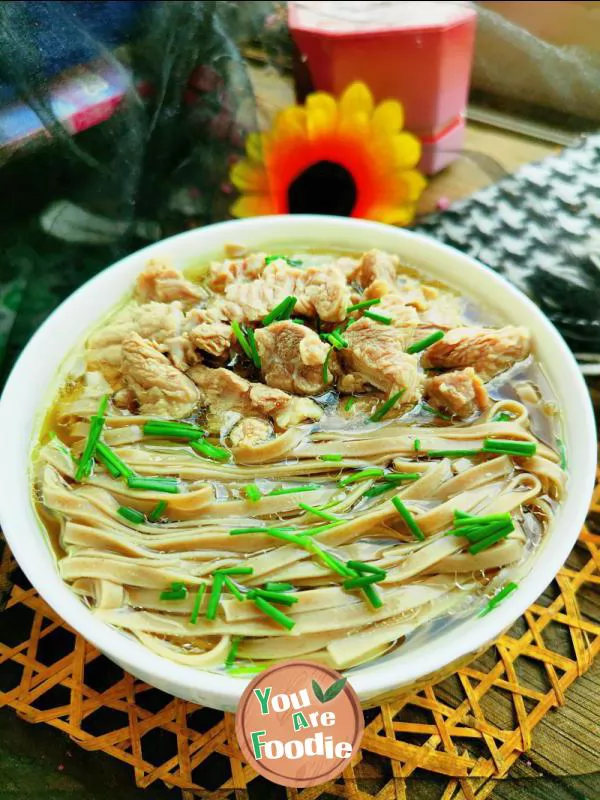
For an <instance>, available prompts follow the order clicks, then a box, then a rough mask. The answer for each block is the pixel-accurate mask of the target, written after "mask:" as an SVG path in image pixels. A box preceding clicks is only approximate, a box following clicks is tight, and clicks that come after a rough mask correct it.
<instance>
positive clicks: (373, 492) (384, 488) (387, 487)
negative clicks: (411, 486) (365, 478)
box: [363, 483, 396, 497]
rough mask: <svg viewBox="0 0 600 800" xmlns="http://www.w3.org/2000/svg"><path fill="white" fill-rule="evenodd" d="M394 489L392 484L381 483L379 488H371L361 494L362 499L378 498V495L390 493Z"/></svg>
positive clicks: (394, 486)
mask: <svg viewBox="0 0 600 800" xmlns="http://www.w3.org/2000/svg"><path fill="white" fill-rule="evenodd" d="M395 488H396V485H395V484H394V483H383V484H381V485H380V486H371V488H370V489H367V491H366V492H365V493H364V494H363V497H379V495H382V494H385V493H386V492H391V491H392V490H393V489H395Z"/></svg>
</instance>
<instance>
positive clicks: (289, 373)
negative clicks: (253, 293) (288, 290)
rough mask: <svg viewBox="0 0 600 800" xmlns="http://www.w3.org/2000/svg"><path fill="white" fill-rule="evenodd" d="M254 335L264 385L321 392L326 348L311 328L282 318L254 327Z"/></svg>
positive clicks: (303, 392) (289, 390)
mask: <svg viewBox="0 0 600 800" xmlns="http://www.w3.org/2000/svg"><path fill="white" fill-rule="evenodd" d="M255 337H256V346H257V348H258V354H259V356H260V360H261V365H262V372H263V376H264V379H265V383H266V384H267V385H268V386H273V387H275V388H277V389H282V390H283V391H285V392H292V393H295V394H317V393H318V392H320V391H322V389H323V387H324V383H323V364H324V363H325V359H326V358H327V353H328V352H329V347H328V346H327V345H326V344H325V343H324V342H322V341H321V339H319V337H318V335H317V334H316V333H315V332H314V331H312V330H311V329H310V328H307V327H306V325H296V324H295V323H294V322H290V321H289V320H284V321H282V322H274V323H272V324H271V325H269V326H268V327H267V328H258V329H257V331H256V333H255Z"/></svg>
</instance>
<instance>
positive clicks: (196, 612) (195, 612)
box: [190, 583, 206, 625]
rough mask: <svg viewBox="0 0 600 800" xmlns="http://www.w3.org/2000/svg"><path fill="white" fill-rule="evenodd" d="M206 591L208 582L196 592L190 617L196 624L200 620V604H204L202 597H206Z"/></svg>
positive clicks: (193, 623) (191, 621) (192, 622)
mask: <svg viewBox="0 0 600 800" xmlns="http://www.w3.org/2000/svg"><path fill="white" fill-rule="evenodd" d="M205 591H206V584H205V583H203V584H202V585H201V586H199V587H198V591H197V592H196V597H195V598H194V607H193V609H192V615H191V617H190V623H191V624H192V625H195V624H196V623H197V622H198V615H199V614H200V606H201V605H202V598H203V597H204V592H205Z"/></svg>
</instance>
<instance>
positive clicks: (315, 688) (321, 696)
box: [312, 678, 325, 703]
mask: <svg viewBox="0 0 600 800" xmlns="http://www.w3.org/2000/svg"><path fill="white" fill-rule="evenodd" d="M312 690H313V692H314V694H315V697H316V698H317V700H318V701H319V702H321V703H324V702H325V695H324V694H323V689H321V687H320V686H319V684H318V683H317V682H316V680H314V678H313V682H312Z"/></svg>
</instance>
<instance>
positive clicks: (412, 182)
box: [398, 169, 427, 203]
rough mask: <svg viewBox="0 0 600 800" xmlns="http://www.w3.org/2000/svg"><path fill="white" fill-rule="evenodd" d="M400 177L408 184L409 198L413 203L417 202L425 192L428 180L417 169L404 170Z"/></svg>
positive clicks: (407, 193) (407, 195) (407, 196)
mask: <svg viewBox="0 0 600 800" xmlns="http://www.w3.org/2000/svg"><path fill="white" fill-rule="evenodd" d="M398 177H399V179H400V180H401V181H402V182H403V183H404V185H405V186H406V189H407V192H406V198H407V200H408V201H409V202H411V203H414V202H416V201H417V200H418V199H419V197H420V196H421V195H422V194H423V190H424V189H425V187H426V186H427V181H426V180H425V178H424V177H423V175H421V173H420V172H417V170H416V169H409V170H407V171H406V172H402V173H401V174H400V175H399V176H398Z"/></svg>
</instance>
